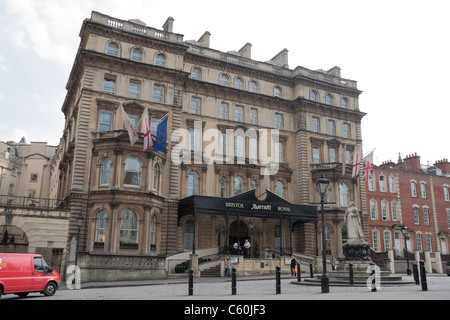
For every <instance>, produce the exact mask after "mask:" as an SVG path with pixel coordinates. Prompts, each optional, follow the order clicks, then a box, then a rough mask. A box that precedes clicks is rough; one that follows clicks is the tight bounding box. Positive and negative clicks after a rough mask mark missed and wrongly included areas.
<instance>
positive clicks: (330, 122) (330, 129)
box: [328, 120, 336, 136]
mask: <svg viewBox="0 0 450 320" xmlns="http://www.w3.org/2000/svg"><path fill="white" fill-rule="evenodd" d="M328 134H329V135H331V136H334V135H336V129H335V126H334V121H333V120H328Z"/></svg>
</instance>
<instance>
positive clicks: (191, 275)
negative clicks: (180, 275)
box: [188, 269, 194, 296]
mask: <svg viewBox="0 0 450 320" xmlns="http://www.w3.org/2000/svg"><path fill="white" fill-rule="evenodd" d="M188 294H189V295H190V296H192V295H193V294H194V270H192V269H189V284H188Z"/></svg>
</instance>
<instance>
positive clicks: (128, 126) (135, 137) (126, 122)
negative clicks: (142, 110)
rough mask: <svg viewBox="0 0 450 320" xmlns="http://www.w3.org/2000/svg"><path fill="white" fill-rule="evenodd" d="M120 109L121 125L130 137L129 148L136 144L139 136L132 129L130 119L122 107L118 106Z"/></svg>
mask: <svg viewBox="0 0 450 320" xmlns="http://www.w3.org/2000/svg"><path fill="white" fill-rule="evenodd" d="M120 108H121V109H122V117H123V124H124V126H125V129H127V130H128V135H129V136H130V143H131V146H133V144H135V143H136V141H138V140H139V136H138V135H137V133H136V131H135V130H134V128H133V124H132V123H131V121H130V118H129V117H128V115H127V113H126V112H125V110H124V109H123V105H122V104H120Z"/></svg>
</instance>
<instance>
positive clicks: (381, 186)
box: [379, 176, 386, 192]
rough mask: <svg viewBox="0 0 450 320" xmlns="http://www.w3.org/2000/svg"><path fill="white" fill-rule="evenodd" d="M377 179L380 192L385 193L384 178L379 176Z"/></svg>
mask: <svg viewBox="0 0 450 320" xmlns="http://www.w3.org/2000/svg"><path fill="white" fill-rule="evenodd" d="M379 178H380V191H381V192H386V177H385V176H380V177H379Z"/></svg>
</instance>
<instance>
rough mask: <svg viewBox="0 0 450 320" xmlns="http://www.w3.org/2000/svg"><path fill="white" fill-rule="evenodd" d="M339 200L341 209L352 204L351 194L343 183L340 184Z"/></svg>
mask: <svg viewBox="0 0 450 320" xmlns="http://www.w3.org/2000/svg"><path fill="white" fill-rule="evenodd" d="M339 198H340V204H341V207H348V206H349V204H350V194H349V190H348V186H347V184H345V183H343V182H341V183H340V184H339Z"/></svg>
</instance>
